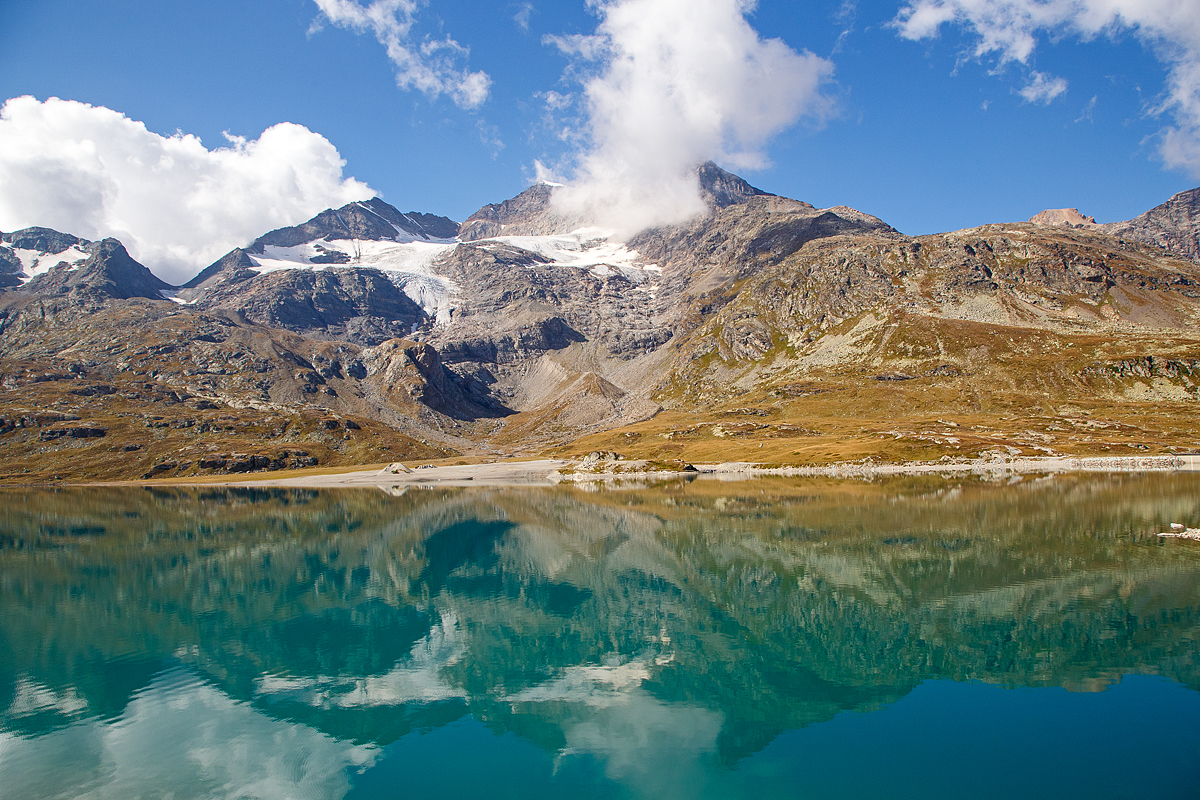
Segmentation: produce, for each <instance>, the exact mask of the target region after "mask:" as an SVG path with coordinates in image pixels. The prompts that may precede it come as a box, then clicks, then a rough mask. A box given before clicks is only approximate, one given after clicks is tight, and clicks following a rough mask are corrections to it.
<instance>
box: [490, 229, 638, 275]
mask: <svg viewBox="0 0 1200 800" xmlns="http://www.w3.org/2000/svg"><path fill="white" fill-rule="evenodd" d="M611 236H612V231H607V230H604V229H602V228H580V229H578V230H575V231H572V232H571V233H568V234H564V235H558V236H496V237H493V238H490V239H484V240H482V241H481V242H480V243H481V244H483V243H486V242H498V243H500V244H506V245H510V246H512V247H519V248H521V249H522V250H528V251H529V252H531V253H536V254H538V255H540V256H542V257H543V258H546V259H549V260H550V261H552V262H553V263H555V264H557V265H561V266H564V267H576V268H578V269H586V270H588V271H589V272H591V273H592V274H594V275H597V276H600V277H605V276H608V275H614V274H617V273H620V274H622V275H624V276H625V277H626V278H629V279H631V280H632V281H633V282H635V283H641V282H642V281H644V280H645V279H646V277H647V276H646V273H648V272H662V269H661V268H659V267H657V266H655V265H654V264H647V263H645V262H644V261H643V260H642V257H641V256H640V255H638V252H637V251H636V250H630V249H629V248H628V247H626V246H625V245H624V244H623V243H621V242H614V241H610V237H611Z"/></svg>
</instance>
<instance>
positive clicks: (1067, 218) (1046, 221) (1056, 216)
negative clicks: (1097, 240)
mask: <svg viewBox="0 0 1200 800" xmlns="http://www.w3.org/2000/svg"><path fill="white" fill-rule="evenodd" d="M1029 221H1030V222H1032V223H1033V224H1034V225H1058V226H1062V227H1067V228H1074V227H1076V226H1078V227H1087V228H1091V227H1095V225H1096V218H1095V217H1085V216H1084V215H1083V214H1080V213H1079V209H1078V208H1048V209H1046V210H1045V211H1041V212H1039V213H1037V214H1034V215H1033V216H1032V217H1030V218H1029Z"/></svg>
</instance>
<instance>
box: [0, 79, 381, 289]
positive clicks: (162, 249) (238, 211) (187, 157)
mask: <svg viewBox="0 0 1200 800" xmlns="http://www.w3.org/2000/svg"><path fill="white" fill-rule="evenodd" d="M229 138H230V142H229V146H228V147H222V148H218V149H215V150H209V149H207V148H206V147H205V146H204V145H203V144H202V143H201V141H200V140H199V139H198V138H196V137H195V136H191V135H187V134H183V133H176V134H175V135H174V136H160V135H158V134H156V133H153V132H151V131H149V130H147V129H146V126H145V125H144V124H142V123H141V122H136V121H134V120H131V119H129V118H128V117H126V116H125V115H123V114H120V113H118V112H116V111H112V110H110V109H107V108H104V107H101V106H90V105H86V104H84V103H78V102H74V101H70V100H59V99H58V98H51V99H49V100H47V101H46V102H44V103H42V102H39V101H37V100H36V99H34V98H32V97H17V98H13V99H11V100H9V101H7V102H6V103H5V104H4V106H3V108H0V230H6V231H12V230H17V229H19V228H25V227H29V226H32V225H41V226H45V227H48V228H54V229H56V230H61V231H64V232H67V233H72V234H75V235H76V236H82V237H84V238H87V239H100V238H104V237H106V236H112V237H115V238H117V239H120V240H121V241H122V242H123V243H124V244H125V245H126V247H128V248H129V250H130V252H131V254H132V255H133V256H134V257H135V258H137V259H138V260H139V261H141V262H142V263H144V264H146V266H148V267H151V268H152V269H153V270H154V271H155V272H156V273H157V274H158V275H159V276H160V277H162V278H164V279H165V280H167V281H171V282H175V283H178V282H181V281H183V280H186V279H187V278H188V277H190V276H191V275H194V274H195V273H196V272H197V271H199V270H200V269H201V268H203V267H204V266H206V265H208V264H210V263H212V262H213V261H215V260H216V259H217V258H219V257H220V256H221V255H223V254H224V253H226V252H228V251H229V250H231V249H232V248H234V247H237V246H240V245H245V244H247V243H249V242H250V241H252V240H253V239H255V238H256V237H258V236H261V235H262V234H263V233H265V232H267V231H268V230H271V229H273V228H278V227H281V226H284V225H294V224H296V223H299V222H303V221H304V220H306V219H308V218H309V217H311V216H313V215H314V214H316V213H317V212H319V211H321V210H322V209H325V208H329V207H337V206H341V205H345V204H346V203H349V202H351V201H354V200H365V199H368V198H370V197H372V196H373V195H374V192H373V191H372V189H371V188H370V187H369V186H367V185H366V184H364V183H360V182H359V181H356V180H353V179H350V178H343V177H342V167H343V166H344V165H345V162H344V161H343V160H342V158H341V156H340V155H339V154H338V151H337V149H336V148H335V147H334V146H333V145H332V144H330V142H329V141H328V140H327V139H325V137H323V136H321V135H319V134H316V133H313V132H312V131H310V130H308V129H307V128H305V127H303V126H300V125H293V124H291V123H282V124H279V125H275V126H273V127H271V128H268V129H267V130H265V131H263V133H262V135H261V136H260V137H259V138H258V139H256V140H253V141H248V140H246V139H243V138H240V137H229Z"/></svg>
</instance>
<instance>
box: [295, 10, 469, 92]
mask: <svg viewBox="0 0 1200 800" xmlns="http://www.w3.org/2000/svg"><path fill="white" fill-rule="evenodd" d="M316 4H317V7H318V8H320V9H321V14H322V15H323V16H324V18H325V19H326V20H328V21H329V22H331V23H333V24H334V25H337V26H339V27H342V28H347V29H349V30H352V31H354V32H355V33H368V32H369V33H372V34H374V35H375V38H376V39H378V40H379V43H380V44H382V45H383V46H384V47H385V48H386V49H387V55H388V58H389V59H390V60H391V62H392V63H393V64H394V65H395V66H396V84H397V85H398V86H399V87H400V88H401V89H406V90H407V89H417V90H419V91H421V92H424V93H425V94H426V95H429V96H430V97H437V96H438V95H442V94H446V95H449V96H450V98H451V99H452V100H453V101H454V102H455V103H456V104H457V105H458V106H459V107H460V108H466V109H472V108H478V107H479V106H481V105H482V104H483V102H484V101H485V100H487V97H488V92H489V91H490V89H491V85H492V79H491V78H490V77H489V76H488V74H487V73H486V72H479V71H476V72H471V71H470V70H467V69H465V68H462V67H459V66H458V63H459V62H460V61H461V60H462V59H464V58H466V56H467V48H465V47H463V46H462V45H460V44H459V43H458V42H456V41H454V40H453V39H451V38H450V37H448V36H447V37H446V38H444V39H431V38H429V37H418V36H417V34H416V33H415V32H414V31H413V28H414V26H415V25H416V18H417V12H418V11H420V9H421V7H422V6H424V5H425V3H424V2H423V0H375V2H373V3H371V4H370V5H367V6H362V5H359V4H358V3H357V2H355V0H316Z"/></svg>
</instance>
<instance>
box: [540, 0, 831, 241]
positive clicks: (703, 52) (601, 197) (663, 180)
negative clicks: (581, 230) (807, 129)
mask: <svg viewBox="0 0 1200 800" xmlns="http://www.w3.org/2000/svg"><path fill="white" fill-rule="evenodd" d="M591 4H592V6H593V8H594V9H595V11H596V12H597V14H598V15H599V17H600V23H599V25H598V27H597V29H596V32H595V33H594V34H592V35H587V36H563V37H548V39H547V40H548V41H549V42H550V43H552V44H554V45H555V46H557V47H558V48H559V49H560V50H561V51H562V52H563V53H565V54H567V55H568V56H570V57H571V58H572V59H573V67H572V69H573V70H575V71H576V72H577V73H579V74H583V75H584V76H585V77H584V79H583V92H582V97H581V98H580V101H579V102H580V103H582V105H583V108H582V115H581V121H580V122H579V124H578V126H577V127H578V130H576V131H575V132H572V130H571V129H570V128H568V129H567V130H564V131H563V133H562V134H561V136H562V138H563V139H564V140H567V141H572V139H573V138H574V136H575V135H577V134H578V135H580V136H581V138H582V139H583V141H584V142H585V144H584V145H583V146H582V148H581V149H580V151H579V152H578V153H577V154H576V158H575V162H574V165H573V166H574V169H573V170H571V171H572V172H573V175H572V180H571V182H570V185H569V186H567V187H565V188H564V189H563V190H561V191H559V192H556V194H555V197H556V202H557V203H558V204H559V206H560V210H562V211H564V212H565V213H568V214H571V215H580V216H589V217H592V218H593V219H595V220H596V221H597V222H598V223H599V224H601V225H604V226H606V227H610V228H612V229H614V230H616V231H617V232H618V234H621V235H630V234H633V233H636V232H637V231H638V230H640V229H642V228H646V227H651V226H656V225H663V224H669V223H674V222H679V221H682V220H684V219H686V218H688V217H690V216H693V215H695V214H698V213H701V212H703V210H704V205H703V202H702V200H701V197H700V192H699V187H698V185H697V181H696V177H695V169H696V167H697V166H699V165H700V164H701V163H703V162H704V161H706V160H708V159H713V160H716V161H719V162H721V163H723V164H726V165H727V166H729V167H731V168H733V169H753V168H759V167H763V166H765V165H766V156H765V154H764V150H765V148H766V145H767V143H768V142H769V141H770V140H771V139H772V138H773V137H774V136H775V135H777V134H778V133H780V132H781V131H783V130H784V129H786V128H788V127H790V126H792V125H793V124H795V123H796V122H797V121H798V120H800V119H801V118H802V117H805V116H809V117H811V118H813V119H814V120H817V121H820V120H822V119H824V118H825V117H827V116H828V114H829V113H830V111H831V110H832V102H831V100H830V99H829V98H828V97H827V96H825V95H824V94H823V93H822V84H823V82H824V81H826V80H827V79H828V78H829V77H830V76H831V75H832V73H833V67H832V65H831V64H830V62H828V61H827V60H825V59H823V58H819V57H817V56H815V55H813V54H812V53H808V52H803V53H798V52H796V51H795V50H793V49H792V48H790V47H789V46H788V45H786V44H785V43H784V42H782V41H781V40H779V39H762V38H761V37H759V35H758V33H757V32H756V31H755V30H754V28H753V27H751V25H750V24H749V22H747V20H746V15H747V14H748V13H750V12H751V11H753V9H754V5H755V4H754V2H753V0H591ZM562 97H563V96H562V95H555V98H556V99H559V98H562Z"/></svg>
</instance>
